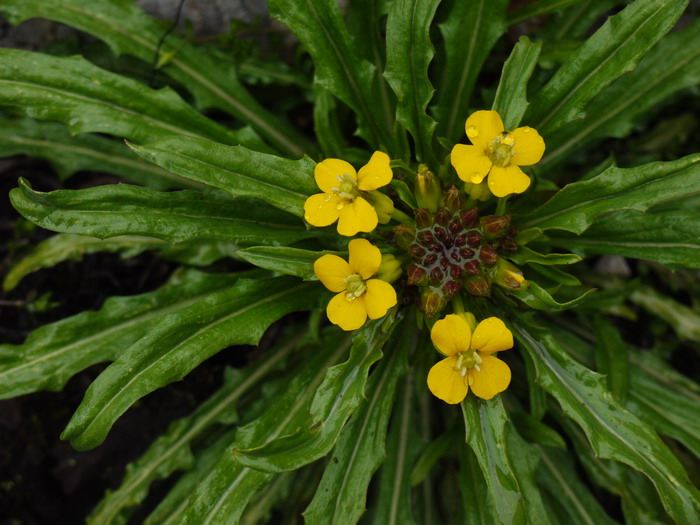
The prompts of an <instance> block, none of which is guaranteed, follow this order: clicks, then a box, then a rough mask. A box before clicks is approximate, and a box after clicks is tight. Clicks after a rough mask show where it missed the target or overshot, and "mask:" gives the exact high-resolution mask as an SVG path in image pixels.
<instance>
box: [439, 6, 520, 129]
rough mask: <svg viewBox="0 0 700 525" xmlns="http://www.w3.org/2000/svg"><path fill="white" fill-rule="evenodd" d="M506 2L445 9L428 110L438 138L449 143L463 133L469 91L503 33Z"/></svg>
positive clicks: (469, 96) (467, 111)
mask: <svg viewBox="0 0 700 525" xmlns="http://www.w3.org/2000/svg"><path fill="white" fill-rule="evenodd" d="M507 7H508V2H507V0H453V2H452V3H451V4H450V5H448V7H447V8H446V12H445V16H444V22H442V23H440V24H438V28H439V29H440V33H441V34H442V40H443V42H442V46H443V49H441V50H440V51H442V53H444V57H445V59H444V63H442V64H440V67H439V69H438V72H437V77H436V78H439V80H438V81H436V87H437V101H436V103H435V106H434V107H433V108H432V109H433V113H434V115H435V120H437V121H438V135H440V136H441V137H447V138H448V139H449V140H450V141H452V142H453V143H454V142H456V141H457V139H459V137H461V136H462V135H463V134H464V123H465V122H466V121H467V117H468V116H469V111H470V110H469V108H470V101H471V95H472V91H473V90H474V85H475V84H476V79H477V77H478V75H479V71H481V67H482V65H483V64H484V62H485V61H486V57H487V56H488V54H489V52H490V51H491V48H492V47H493V46H494V44H495V43H496V41H497V40H498V39H499V38H500V37H501V35H502V34H503V33H505V31H506V8H507Z"/></svg>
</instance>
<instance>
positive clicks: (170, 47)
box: [0, 0, 311, 156]
mask: <svg viewBox="0 0 700 525" xmlns="http://www.w3.org/2000/svg"><path fill="white" fill-rule="evenodd" d="M0 12H2V13H4V14H5V15H6V16H7V17H8V18H9V19H10V21H11V22H12V23H13V24H18V23H19V22H21V21H24V20H27V19H29V18H35V17H41V18H48V19H50V20H55V21H57V22H62V23H64V24H67V25H69V26H71V27H74V28H76V29H79V30H81V31H85V32H86V33H89V34H91V35H93V36H95V37H96V38H99V39H101V40H104V41H105V42H106V43H107V44H108V45H109V47H110V48H111V49H112V51H113V52H114V53H115V54H116V55H120V54H126V55H131V56H134V57H137V58H140V59H141V60H143V61H144V62H146V63H148V64H152V63H153V58H154V56H156V51H157V50H158V48H159V47H160V56H161V57H163V56H168V57H169V60H168V61H167V64H165V65H163V67H161V68H160V69H161V70H162V71H163V72H165V73H166V74H168V75H169V76H171V77H172V78H173V79H175V80H176V81H178V82H180V83H181V84H182V85H183V86H185V87H186V88H187V89H188V90H189V91H190V92H191V93H192V94H193V95H194V97H195V100H196V102H197V105H198V107H199V108H200V109H206V108H219V109H222V110H224V111H227V112H229V113H231V114H232V115H234V116H236V117H237V118H239V119H241V120H242V121H243V122H246V123H249V124H251V125H252V126H253V127H254V128H255V129H256V130H257V131H258V132H260V133H261V134H262V135H263V136H264V137H265V138H267V139H268V140H269V141H270V142H271V143H272V144H274V145H275V146H277V147H279V148H280V149H281V150H282V151H284V152H286V153H290V154H292V155H298V156H300V155H302V154H304V153H305V152H308V153H310V152H311V151H310V150H311V146H310V145H309V141H308V140H306V139H305V138H304V137H303V136H302V135H301V133H299V132H298V131H296V130H295V129H294V128H292V127H291V126H290V125H289V124H287V123H285V122H284V121H282V120H281V119H278V118H276V117H274V116H273V115H271V114H270V113H269V112H267V111H266V110H265V109H264V108H263V107H262V106H261V105H260V104H259V103H258V102H257V101H256V100H255V99H254V98H253V97H252V96H251V95H250V93H249V92H248V91H247V90H246V89H245V88H244V87H243V86H242V85H241V84H240V82H239V81H238V78H237V76H236V73H235V68H234V64H233V63H231V62H230V61H229V59H228V57H225V56H224V57H223V58H222V56H219V55H216V56H215V55H212V54H211V53H208V52H204V51H201V50H199V49H198V48H197V47H195V46H193V45H190V44H189V43H188V42H186V41H185V40H183V39H182V38H180V37H178V36H177V35H176V34H172V33H170V32H169V26H170V24H169V23H167V22H164V21H160V20H156V19H155V18H151V17H150V16H148V15H146V14H145V13H144V12H143V11H142V10H141V8H140V7H139V6H138V5H137V4H135V3H133V2H124V1H121V0H101V1H99V2H83V1H81V0H7V1H4V2H3V3H2V4H0ZM166 33H167V34H168V38H167V39H164V40H163V36H164V35H165V34H166ZM143 89H145V88H143ZM123 136H124V137H127V136H126V135H123ZM127 138H128V137H127ZM210 138H214V137H210ZM132 140H137V139H133V138H132ZM224 142H226V141H224ZM241 143H242V142H241ZM251 146H252V144H251Z"/></svg>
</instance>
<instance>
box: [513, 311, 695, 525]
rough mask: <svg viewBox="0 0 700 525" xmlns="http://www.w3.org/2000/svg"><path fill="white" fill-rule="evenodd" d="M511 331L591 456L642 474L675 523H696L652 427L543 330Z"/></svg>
mask: <svg viewBox="0 0 700 525" xmlns="http://www.w3.org/2000/svg"><path fill="white" fill-rule="evenodd" d="M513 326H514V328H515V330H514V335H515V336H516V338H517V339H518V341H519V342H520V345H521V348H523V349H524V350H526V351H527V352H528V353H529V354H530V355H531V356H532V359H533V361H534V363H535V366H536V368H537V375H538V381H539V383H540V384H541V385H542V387H543V388H544V389H545V390H546V391H547V392H549V393H550V394H551V395H552V396H554V397H555V398H556V399H557V401H558V402H559V404H560V405H561V407H562V409H563V410H564V412H565V414H566V415H567V416H568V417H570V418H572V419H573V420H574V421H576V423H577V424H578V425H579V426H581V428H582V429H583V430H584V432H585V433H586V435H587V437H588V440H589V441H590V443H591V446H592V447H593V449H594V450H595V453H596V455H597V456H599V457H602V458H609V459H614V460H616V461H620V462H623V463H626V464H627V465H629V466H631V467H633V468H635V469H637V470H639V471H640V472H642V473H643V474H645V475H646V476H647V477H648V478H649V479H650V480H651V481H652V483H654V485H655V487H656V490H657V491H658V493H659V495H660V497H661V500H662V502H663V504H664V507H665V508H666V510H667V512H668V513H669V514H670V515H671V516H672V517H673V518H674V519H675V520H676V521H677V522H680V523H693V522H695V521H698V520H700V492H698V490H697V489H696V488H694V487H693V486H692V484H691V483H690V481H689V480H688V476H687V474H686V473H685V471H684V470H683V468H682V467H681V465H680V463H679V462H678V460H677V459H676V458H675V457H674V455H673V454H672V453H671V451H670V450H669V449H668V448H667V447H666V446H665V445H664V444H663V442H662V441H661V440H660V439H659V437H658V436H657V435H656V433H655V432H654V430H653V428H651V427H650V426H648V425H646V424H644V423H643V422H642V421H640V420H639V419H638V418H637V417H635V416H634V415H633V414H631V413H630V412H628V411H627V410H625V409H624V408H623V407H622V406H621V405H619V404H618V403H617V402H616V401H615V399H614V398H613V397H612V396H611V395H610V394H609V393H608V392H607V391H606V389H605V387H604V386H603V379H602V377H601V376H600V375H598V374H595V373H594V372H592V371H591V370H590V369H588V368H586V367H584V366H581V365H579V364H578V363H576V362H575V361H573V360H572V359H571V358H570V357H569V356H568V355H567V354H566V352H564V350H563V349H562V348H561V346H559V345H558V344H557V342H556V340H555V339H554V337H553V336H552V335H551V334H549V333H548V332H547V331H545V330H535V329H534V328H532V327H531V326H529V327H528V329H526V328H525V327H524V326H522V325H521V324H514V325H513ZM533 334H534V335H533Z"/></svg>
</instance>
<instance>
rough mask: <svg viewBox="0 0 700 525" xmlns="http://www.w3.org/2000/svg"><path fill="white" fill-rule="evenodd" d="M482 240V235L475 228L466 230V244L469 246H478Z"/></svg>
mask: <svg viewBox="0 0 700 525" xmlns="http://www.w3.org/2000/svg"><path fill="white" fill-rule="evenodd" d="M483 240H484V236H483V235H481V234H480V233H479V232H477V231H476V230H471V231H468V232H467V244H468V245H469V246H479V244H481V241H483Z"/></svg>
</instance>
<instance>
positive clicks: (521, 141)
mask: <svg viewBox="0 0 700 525" xmlns="http://www.w3.org/2000/svg"><path fill="white" fill-rule="evenodd" d="M513 139H514V141H515V142H514V144H513V151H515V155H513V157H511V159H510V162H511V164H515V165H516V166H530V165H531V164H535V163H536V162H539V161H540V159H541V158H542V155H544V140H543V139H542V137H540V134H539V133H537V130H536V129H535V128H531V127H528V126H524V127H522V128H518V129H516V130H515V131H514V132H513Z"/></svg>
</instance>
